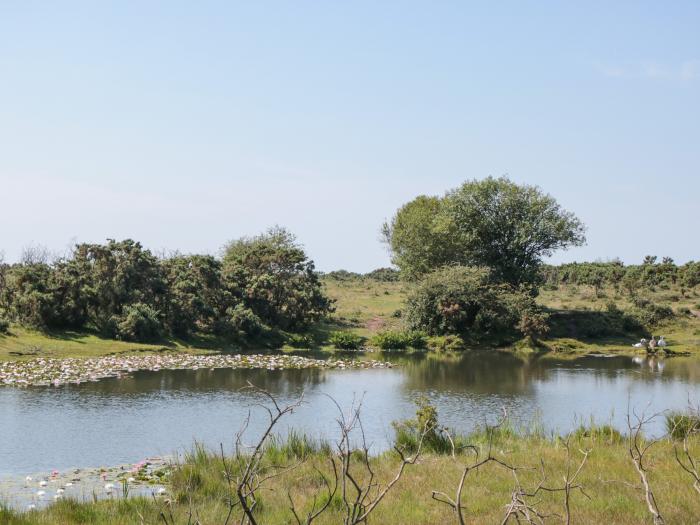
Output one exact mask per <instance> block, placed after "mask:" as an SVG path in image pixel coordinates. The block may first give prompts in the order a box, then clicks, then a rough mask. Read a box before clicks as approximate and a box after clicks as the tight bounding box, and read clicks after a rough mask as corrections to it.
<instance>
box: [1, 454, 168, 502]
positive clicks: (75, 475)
mask: <svg viewBox="0 0 700 525" xmlns="http://www.w3.org/2000/svg"><path fill="white" fill-rule="evenodd" d="M171 471H172V463H171V461H170V459H168V458H161V457H153V458H148V459H144V460H142V461H139V462H138V463H135V464H133V465H120V466H117V467H100V468H76V469H70V470H66V471H64V472H59V471H58V470H53V471H51V472H50V473H43V474H33V475H29V476H26V477H25V478H21V477H20V476H13V477H12V476H11V477H7V478H2V479H0V498H1V499H2V501H3V503H4V504H6V505H9V506H11V507H13V508H16V509H18V510H27V511H32V510H35V509H39V508H42V507H45V506H47V505H50V504H51V503H53V502H57V501H60V500H63V499H72V500H76V501H93V500H95V499H114V498H126V497H132V496H144V497H167V496H168V490H167V488H166V486H165V485H167V483H168V480H169V477H170V474H171Z"/></svg>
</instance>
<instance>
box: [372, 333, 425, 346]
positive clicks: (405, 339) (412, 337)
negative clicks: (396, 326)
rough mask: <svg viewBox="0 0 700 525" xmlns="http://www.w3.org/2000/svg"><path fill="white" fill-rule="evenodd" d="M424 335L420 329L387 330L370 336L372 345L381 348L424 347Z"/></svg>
mask: <svg viewBox="0 0 700 525" xmlns="http://www.w3.org/2000/svg"><path fill="white" fill-rule="evenodd" d="M425 343H426V335H425V333H424V332H421V331H420V330H404V331H395V330H387V331H386V332H380V333H378V334H376V335H375V336H374V337H372V345H373V346H376V347H378V348H381V349H382V350H404V349H406V348H425Z"/></svg>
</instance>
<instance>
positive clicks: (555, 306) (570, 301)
mask: <svg viewBox="0 0 700 525" xmlns="http://www.w3.org/2000/svg"><path fill="white" fill-rule="evenodd" d="M409 286H410V285H408V284H405V283H401V282H381V281H376V280H373V279H355V280H345V281H342V280H333V279H325V280H324V288H325V291H326V293H327V294H328V296H329V297H331V298H332V299H334V300H335V301H336V302H335V306H336V311H335V313H334V314H332V316H331V318H330V319H329V320H328V321H324V322H321V323H319V324H318V325H317V326H316V327H314V328H313V329H312V330H311V332H310V334H309V337H308V340H309V341H308V344H305V345H302V346H301V347H300V346H299V345H296V346H295V345H292V344H284V343H282V342H280V343H275V342H274V341H263V342H259V343H258V344H256V343H251V344H249V345H247V346H243V345H241V344H239V343H232V342H230V341H227V340H225V339H221V338H217V337H213V336H209V337H207V336H198V337H196V338H194V339H192V340H189V341H182V340H168V341H163V342H159V343H157V344H144V343H128V342H123V341H114V340H111V339H104V338H101V337H99V336H98V335H97V334H94V333H77V332H60V333H42V332H38V331H34V330H28V329H25V328H21V327H17V326H13V327H12V329H11V333H10V334H9V335H0V360H10V359H26V358H32V357H98V356H103V355H110V354H120V353H133V352H148V353H158V352H163V351H176V352H177V351H182V352H194V353H200V352H212V351H241V350H246V349H251V350H259V349H260V348H274V347H278V348H279V347H281V348H282V349H283V350H285V351H294V352H299V351H315V352H320V353H327V352H328V351H332V350H333V349H332V347H331V346H330V345H329V344H328V343H327V338H328V334H329V333H330V332H332V331H335V330H342V331H350V332H352V333H354V334H357V335H359V336H362V337H365V338H369V337H371V336H372V335H373V334H376V333H378V332H381V331H384V330H393V329H401V328H402V319H401V317H400V311H401V308H402V307H403V304H404V301H405V299H406V294H407V290H408V287H409ZM645 295H646V297H648V298H649V299H650V300H651V301H653V302H654V303H656V304H659V305H666V306H670V307H671V308H672V309H673V310H674V312H675V314H676V315H675V317H674V319H672V320H669V321H665V322H664V323H663V324H662V325H660V326H658V327H655V328H654V329H653V331H654V335H657V336H658V335H664V336H665V338H666V340H667V341H668V342H669V345H670V348H671V349H673V350H674V351H678V352H698V351H700V295H699V294H698V292H697V291H691V292H689V293H687V296H683V295H682V294H681V293H680V292H679V291H677V290H673V289H670V290H657V291H649V292H647V293H646V294H645ZM538 301H539V302H540V304H542V305H543V306H545V307H547V308H548V309H550V311H551V312H552V314H553V315H554V316H555V318H560V319H561V321H560V323H559V326H558V327H555V328H556V329H555V330H553V332H552V334H550V336H549V337H548V338H545V339H544V340H543V347H542V348H540V350H541V349H546V348H549V349H550V350H552V351H555V352H557V354H567V353H571V354H578V353H582V352H595V351H602V352H631V351H633V348H632V347H631V345H632V343H634V342H636V341H638V339H639V334H632V333H622V334H614V335H605V336H587V335H586V332H585V330H581V329H580V328H581V324H582V323H587V324H588V325H591V324H593V325H595V324H596V323H598V322H602V316H604V315H605V312H606V309H607V308H608V304H609V303H615V304H616V305H617V307H619V308H621V309H623V310H625V309H628V308H630V307H631V301H630V299H629V297H627V296H626V295H625V294H623V293H619V292H616V291H615V290H613V289H602V290H599V291H598V293H597V294H596V292H595V290H594V289H593V288H590V287H586V286H561V287H559V288H558V289H557V290H548V289H542V290H541V293H540V296H539V298H538ZM598 318H600V319H598ZM279 341H284V334H283V335H282V337H281V338H280V339H279ZM517 347H518V345H516V348H517Z"/></svg>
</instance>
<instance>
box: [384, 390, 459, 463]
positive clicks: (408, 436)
mask: <svg viewBox="0 0 700 525" xmlns="http://www.w3.org/2000/svg"><path fill="white" fill-rule="evenodd" d="M416 406H417V410H416V417H415V419H407V420H405V421H394V422H393V423H392V426H393V427H394V431H395V432H396V438H395V445H396V447H397V448H399V449H401V450H402V451H405V452H406V453H409V454H412V453H414V452H416V450H417V449H418V444H419V443H420V439H421V436H422V437H423V449H424V450H426V451H429V452H435V453H436V454H448V453H450V452H451V451H452V443H451V441H450V438H449V437H448V435H447V430H446V429H445V428H443V427H441V426H440V424H439V422H438V412H437V408H435V406H434V405H432V404H431V403H430V401H429V400H428V398H427V397H425V396H420V397H419V398H418V399H417V400H416Z"/></svg>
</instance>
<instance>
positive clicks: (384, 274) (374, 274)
mask: <svg viewBox="0 0 700 525" xmlns="http://www.w3.org/2000/svg"><path fill="white" fill-rule="evenodd" d="M365 277H367V278H368V279H374V280H375V281H381V282H386V283H390V282H395V281H398V280H399V271H398V270H395V269H393V268H377V269H376V270H372V271H371V272H369V273H366V274H365Z"/></svg>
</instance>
